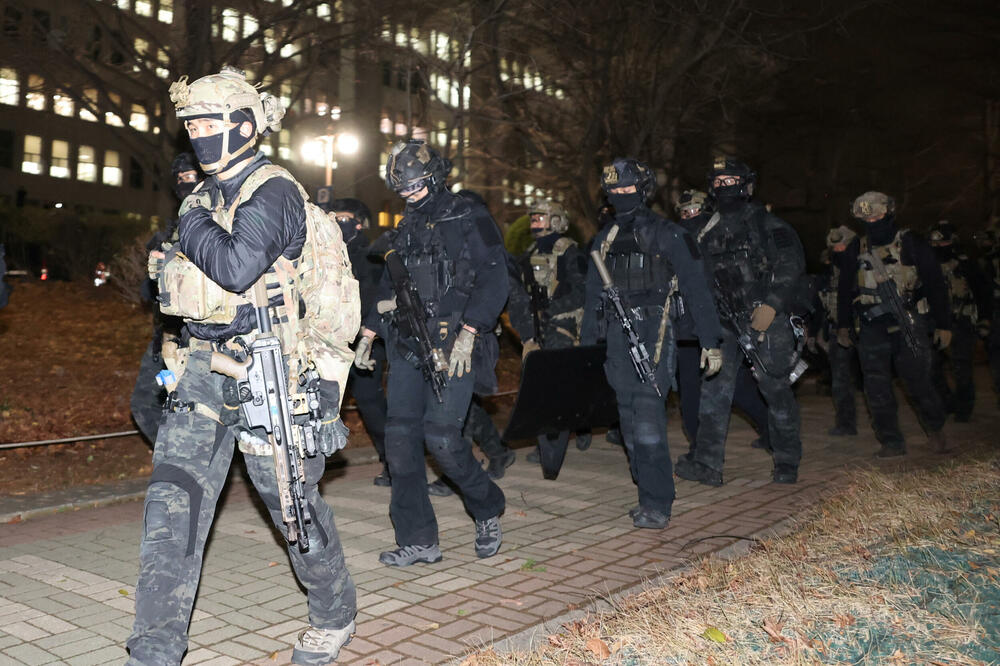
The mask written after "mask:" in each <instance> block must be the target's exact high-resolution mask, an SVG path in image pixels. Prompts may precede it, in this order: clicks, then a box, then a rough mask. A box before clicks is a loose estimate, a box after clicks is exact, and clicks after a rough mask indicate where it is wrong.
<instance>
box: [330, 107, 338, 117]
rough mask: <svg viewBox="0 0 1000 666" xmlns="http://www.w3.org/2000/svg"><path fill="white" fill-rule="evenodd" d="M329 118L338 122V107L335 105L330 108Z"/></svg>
mask: <svg viewBox="0 0 1000 666" xmlns="http://www.w3.org/2000/svg"><path fill="white" fill-rule="evenodd" d="M330 117H331V118H333V119H334V120H340V107H339V106H337V105H336V104H334V105H333V106H331V107H330Z"/></svg>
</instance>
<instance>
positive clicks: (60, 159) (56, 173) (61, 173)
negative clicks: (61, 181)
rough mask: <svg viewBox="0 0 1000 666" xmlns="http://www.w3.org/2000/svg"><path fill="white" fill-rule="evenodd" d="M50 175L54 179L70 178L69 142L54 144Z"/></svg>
mask: <svg viewBox="0 0 1000 666" xmlns="http://www.w3.org/2000/svg"><path fill="white" fill-rule="evenodd" d="M49 175H50V176H52V177H53V178H69V142H68V141H53V142H52V162H51V163H50V164H49Z"/></svg>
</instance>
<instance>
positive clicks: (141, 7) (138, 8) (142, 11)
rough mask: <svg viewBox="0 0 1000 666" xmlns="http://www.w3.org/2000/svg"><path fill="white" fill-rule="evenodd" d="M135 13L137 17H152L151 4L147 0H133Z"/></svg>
mask: <svg viewBox="0 0 1000 666" xmlns="http://www.w3.org/2000/svg"><path fill="white" fill-rule="evenodd" d="M135 13H136V14H138V15H139V16H152V15H153V3H152V2H150V1H149V0H135Z"/></svg>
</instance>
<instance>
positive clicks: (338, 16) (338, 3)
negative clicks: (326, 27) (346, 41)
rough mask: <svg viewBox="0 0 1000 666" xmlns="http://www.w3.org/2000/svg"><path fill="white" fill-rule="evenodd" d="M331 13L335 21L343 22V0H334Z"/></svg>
mask: <svg viewBox="0 0 1000 666" xmlns="http://www.w3.org/2000/svg"><path fill="white" fill-rule="evenodd" d="M333 14H334V16H333V18H334V19H335V20H336V21H337V23H343V22H344V0H334V3H333Z"/></svg>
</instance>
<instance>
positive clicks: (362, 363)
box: [354, 335, 375, 370]
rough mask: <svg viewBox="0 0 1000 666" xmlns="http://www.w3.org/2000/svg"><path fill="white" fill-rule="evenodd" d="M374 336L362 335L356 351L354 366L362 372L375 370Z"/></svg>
mask: <svg viewBox="0 0 1000 666" xmlns="http://www.w3.org/2000/svg"><path fill="white" fill-rule="evenodd" d="M374 337H375V336H373V335H362V336H361V338H359V339H358V346H357V348H356V349H355V350H354V365H355V367H357V368H358V369H360V370H374V369H375V360H374V359H373V358H372V340H373V339H374Z"/></svg>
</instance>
